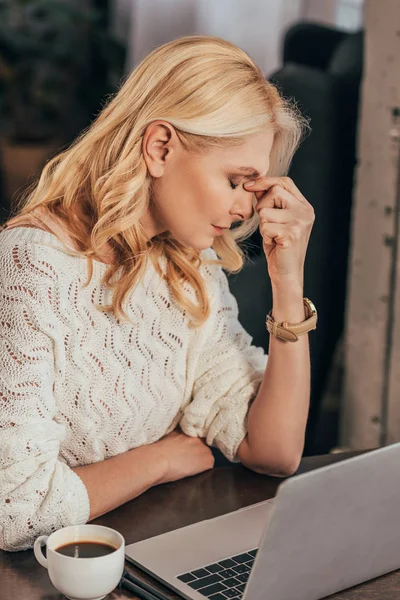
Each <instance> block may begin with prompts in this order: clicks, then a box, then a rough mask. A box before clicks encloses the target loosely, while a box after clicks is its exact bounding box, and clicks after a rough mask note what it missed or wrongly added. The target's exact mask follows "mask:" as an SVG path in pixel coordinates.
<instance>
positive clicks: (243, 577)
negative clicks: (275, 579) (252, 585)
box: [189, 573, 250, 585]
mask: <svg viewBox="0 0 400 600" xmlns="http://www.w3.org/2000/svg"><path fill="white" fill-rule="evenodd" d="M249 575H250V573H240V575H236V579H239V581H242V582H243V583H246V581H247V580H248V578H249ZM189 585H190V584H189Z"/></svg>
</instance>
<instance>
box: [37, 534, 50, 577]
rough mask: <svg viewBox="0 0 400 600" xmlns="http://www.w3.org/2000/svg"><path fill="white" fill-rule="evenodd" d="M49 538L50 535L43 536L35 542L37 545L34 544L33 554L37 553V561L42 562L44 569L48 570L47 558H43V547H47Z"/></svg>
mask: <svg viewBox="0 0 400 600" xmlns="http://www.w3.org/2000/svg"><path fill="white" fill-rule="evenodd" d="M48 538H49V536H48V535H41V536H39V537H38V538H37V540H35V543H34V544H33V552H34V553H35V556H36V560H37V561H38V562H40V564H41V565H42V567H45V568H46V569H48V566H47V558H45V557H44V556H43V552H42V546H45V545H46V542H47V540H48Z"/></svg>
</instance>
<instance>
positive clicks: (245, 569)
mask: <svg viewBox="0 0 400 600" xmlns="http://www.w3.org/2000/svg"><path fill="white" fill-rule="evenodd" d="M232 571H235V573H249V571H250V569H249V567H247V566H246V565H245V564H241V565H237V566H236V567H232Z"/></svg>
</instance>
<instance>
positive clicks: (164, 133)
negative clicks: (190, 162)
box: [143, 121, 179, 177]
mask: <svg viewBox="0 0 400 600" xmlns="http://www.w3.org/2000/svg"><path fill="white" fill-rule="evenodd" d="M178 142H179V140H178V136H177V135H176V132H175V129H174V128H173V127H172V125H170V123H167V122H166V121H153V122H152V123H150V125H149V126H148V127H147V129H146V131H145V133H144V136H143V156H144V160H145V162H146V165H147V168H148V170H149V173H150V175H152V176H153V177H161V176H162V175H163V174H164V170H165V166H166V163H167V161H169V160H170V158H171V155H172V153H173V152H174V150H175V149H176V147H177V144H178Z"/></svg>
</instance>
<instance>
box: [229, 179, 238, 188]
mask: <svg viewBox="0 0 400 600" xmlns="http://www.w3.org/2000/svg"><path fill="white" fill-rule="evenodd" d="M229 183H230V184H231V188H232V189H233V190H236V188H237V187H239V184H238V183H233V181H231V180H230V179H229Z"/></svg>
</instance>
